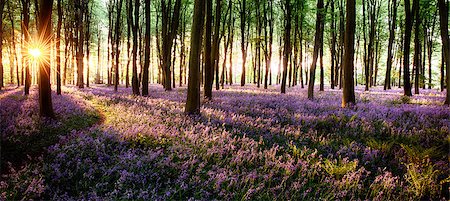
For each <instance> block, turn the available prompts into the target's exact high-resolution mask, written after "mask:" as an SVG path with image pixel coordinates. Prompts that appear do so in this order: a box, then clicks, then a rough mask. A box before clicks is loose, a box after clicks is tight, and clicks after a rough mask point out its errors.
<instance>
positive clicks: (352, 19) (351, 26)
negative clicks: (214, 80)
mask: <svg viewBox="0 0 450 201" xmlns="http://www.w3.org/2000/svg"><path fill="white" fill-rule="evenodd" d="M355 5H356V1H355V0H348V1H347V6H346V11H347V17H346V18H347V23H346V26H345V39H344V44H345V46H344V51H345V53H344V58H343V59H344V60H343V63H344V65H343V71H344V86H343V90H342V107H346V106H347V105H348V104H354V103H355V88H354V83H353V81H354V78H353V75H354V72H353V68H354V67H353V65H354V64H353V60H354V51H355V50H354V44H355V28H356V8H355V7H356V6H355Z"/></svg>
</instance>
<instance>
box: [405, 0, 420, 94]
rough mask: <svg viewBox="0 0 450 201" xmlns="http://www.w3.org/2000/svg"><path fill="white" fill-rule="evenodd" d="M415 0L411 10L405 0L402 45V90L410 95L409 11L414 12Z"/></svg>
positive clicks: (411, 17)
mask: <svg viewBox="0 0 450 201" xmlns="http://www.w3.org/2000/svg"><path fill="white" fill-rule="evenodd" d="M416 1H418V0H414V3H413V7H412V11H411V6H410V0H405V37H404V38H405V39H404V45H403V55H404V56H403V90H404V95H405V96H412V93H411V81H410V80H409V79H410V78H409V77H410V75H409V52H410V50H409V48H410V43H411V31H412V22H413V21H414V17H413V16H412V14H411V13H414V10H415V7H416V6H417V5H416V4H417V3H416Z"/></svg>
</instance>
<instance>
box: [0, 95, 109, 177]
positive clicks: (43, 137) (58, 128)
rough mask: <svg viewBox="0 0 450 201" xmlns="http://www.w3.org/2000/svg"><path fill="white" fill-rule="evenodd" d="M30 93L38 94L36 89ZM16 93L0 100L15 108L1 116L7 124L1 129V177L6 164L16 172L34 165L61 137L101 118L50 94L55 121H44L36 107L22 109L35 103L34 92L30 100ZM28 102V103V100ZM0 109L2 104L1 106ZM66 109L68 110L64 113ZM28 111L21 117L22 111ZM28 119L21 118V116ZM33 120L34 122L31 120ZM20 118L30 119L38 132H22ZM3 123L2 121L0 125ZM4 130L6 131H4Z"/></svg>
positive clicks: (4, 172) (64, 98)
mask: <svg viewBox="0 0 450 201" xmlns="http://www.w3.org/2000/svg"><path fill="white" fill-rule="evenodd" d="M32 90H37V89H36V88H34V89H32ZM20 93H21V92H15V93H13V94H11V95H10V96H8V97H6V98H3V99H2V100H0V104H2V103H10V102H13V100H15V99H19V100H20V101H15V102H14V103H15V104H12V105H10V104H9V105H8V104H7V105H6V108H8V111H11V113H7V114H4V113H2V119H3V118H8V119H9V121H7V123H6V124H2V125H1V130H2V133H1V134H2V138H1V139H2V140H1V167H0V168H1V169H0V170H1V173H2V174H7V170H8V166H9V165H8V164H9V163H11V165H12V167H13V168H15V169H16V168H19V167H21V166H23V165H25V164H27V163H30V162H33V161H35V160H36V159H37V157H39V156H42V155H45V152H46V150H47V148H48V147H49V146H50V145H53V144H56V143H57V142H58V140H59V137H60V136H63V135H66V134H68V133H70V132H71V131H72V130H79V129H83V128H86V127H90V126H92V125H94V124H95V123H96V122H98V121H99V119H100V116H99V114H98V113H96V112H95V111H86V110H84V108H82V107H81V106H80V105H79V104H78V103H77V102H76V101H74V100H72V97H71V96H68V95H62V96H57V95H56V94H55V93H52V97H53V108H54V109H55V112H56V119H45V118H40V117H39V105H38V104H37V103H36V104H32V108H22V109H21V107H22V106H23V104H24V103H25V101H36V102H37V101H38V99H37V97H38V94H37V92H32V93H31V94H30V95H29V97H26V96H24V95H21V94H20ZM27 99H31V100H27ZM2 107H3V104H2ZM58 107H61V108H65V111H66V112H68V114H64V115H63V114H58V111H64V110H63V109H60V108H58ZM67 108H68V109H67ZM24 109H25V110H28V111H27V112H25V113H22V114H21V110H24ZM24 114H25V115H28V116H29V117H23V116H21V115H24ZM31 117H33V118H31ZM20 118H30V120H31V121H36V122H33V123H32V124H34V125H35V127H36V128H37V129H30V128H28V127H25V128H22V127H21V125H18V123H17V122H20ZM2 122H3V121H2ZM4 128H6V129H4Z"/></svg>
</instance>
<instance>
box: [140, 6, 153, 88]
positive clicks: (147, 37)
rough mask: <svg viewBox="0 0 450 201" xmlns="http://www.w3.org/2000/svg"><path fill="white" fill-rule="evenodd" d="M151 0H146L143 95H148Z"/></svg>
mask: <svg viewBox="0 0 450 201" xmlns="http://www.w3.org/2000/svg"><path fill="white" fill-rule="evenodd" d="M150 34H151V33H150V0H145V36H144V40H145V45H144V46H145V47H144V66H143V71H142V95H143V96H148V70H149V66H150Z"/></svg>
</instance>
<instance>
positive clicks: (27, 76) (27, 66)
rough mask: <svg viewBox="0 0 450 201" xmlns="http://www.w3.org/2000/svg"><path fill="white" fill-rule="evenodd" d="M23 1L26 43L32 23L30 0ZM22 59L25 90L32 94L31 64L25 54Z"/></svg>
mask: <svg viewBox="0 0 450 201" xmlns="http://www.w3.org/2000/svg"><path fill="white" fill-rule="evenodd" d="M21 1H22V15H23V22H22V34H23V36H24V38H25V41H24V44H28V43H29V40H30V35H29V32H28V28H29V23H30V0H21ZM22 47H23V46H22ZM22 61H23V63H24V65H25V91H24V92H25V95H28V94H30V86H31V72H30V64H29V60H28V59H27V58H26V57H24V56H23V55H22ZM2 80H3V79H2ZM22 80H23V79H22Z"/></svg>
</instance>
